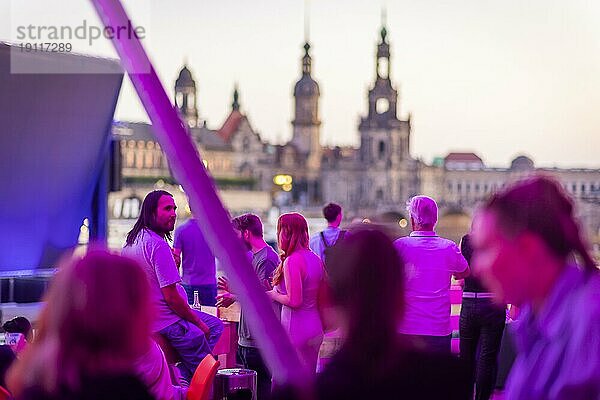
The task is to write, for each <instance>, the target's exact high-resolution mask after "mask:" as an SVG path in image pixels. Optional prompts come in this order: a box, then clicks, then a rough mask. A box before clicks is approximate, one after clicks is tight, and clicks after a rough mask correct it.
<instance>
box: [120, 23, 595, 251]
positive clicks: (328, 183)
mask: <svg viewBox="0 0 600 400" xmlns="http://www.w3.org/2000/svg"><path fill="white" fill-rule="evenodd" d="M310 49H311V46H310V43H308V42H306V43H304V46H303V50H304V51H303V55H302V57H301V60H300V77H299V79H298V80H297V81H296V83H295V86H294V91H293V100H294V115H293V118H292V123H291V130H292V137H291V139H290V141H289V142H288V143H286V144H284V145H273V144H270V143H267V142H266V141H265V140H264V139H263V138H261V136H260V134H259V133H258V132H257V131H256V130H255V129H254V127H253V126H252V125H251V123H250V120H249V118H248V116H247V115H245V114H244V113H243V111H242V107H241V105H240V100H239V97H240V94H239V90H238V88H237V87H235V88H234V91H233V101H232V104H231V112H230V113H229V115H228V117H227V118H226V120H225V121H224V122H223V123H222V124H221V126H220V127H218V128H216V129H210V128H209V127H208V126H207V125H208V124H207V121H206V120H202V119H201V117H200V115H201V113H200V112H199V110H198V108H197V95H198V90H197V83H196V80H195V79H194V77H193V74H192V72H191V70H190V69H189V68H188V66H187V65H186V66H184V67H183V68H182V69H181V71H180V73H179V76H178V77H177V79H176V81H175V85H174V93H175V96H174V104H175V106H176V108H177V110H178V112H179V113H180V115H181V118H182V120H183V121H185V123H186V124H187V126H188V129H189V132H190V135H191V136H192V138H193V140H194V143H195V144H196V146H197V148H198V151H199V153H200V155H201V156H202V158H203V160H204V164H205V166H206V167H207V169H208V171H209V172H210V174H211V176H212V177H213V178H214V179H215V183H216V185H217V187H218V188H219V189H220V190H221V192H222V198H227V197H228V196H229V197H231V196H232V195H233V193H236V192H239V193H242V194H240V195H239V196H237V197H236V199H237V200H236V201H235V202H234V203H235V204H236V206H235V211H242V210H241V209H243V208H244V206H243V204H244V199H247V201H248V203H249V204H248V205H247V207H246V210H257V208H260V209H261V210H265V208H268V207H269V206H270V205H275V206H279V207H280V208H283V209H301V210H303V212H305V213H308V214H310V213H311V212H312V213H313V214H314V215H318V214H319V213H320V207H321V206H322V204H323V203H325V202H328V201H335V202H338V203H340V204H342V205H343V206H344V209H345V214H346V215H347V216H348V217H350V218H352V217H373V216H376V215H381V214H386V213H387V214H390V213H391V215H397V216H398V217H399V218H401V217H403V216H404V214H405V203H406V201H407V200H408V199H409V198H410V197H411V196H413V195H416V194H419V193H422V194H426V195H430V196H432V197H433V198H435V199H436V200H437V201H438V203H439V205H440V215H441V217H442V219H443V218H444V216H446V215H465V216H468V217H470V215H471V214H472V212H473V209H474V208H475V207H476V205H477V204H478V202H480V201H482V200H484V199H485V198H486V197H487V196H489V195H490V194H491V193H493V192H494V191H496V190H499V189H501V188H503V187H504V186H505V185H506V184H508V183H510V182H513V181H515V180H517V179H519V178H522V177H524V176H527V175H530V174H532V173H545V174H549V175H552V176H555V177H556V178H557V179H559V180H560V181H561V182H562V184H563V186H564V188H565V189H566V190H567V191H568V192H569V193H571V195H572V196H573V198H574V199H575V201H576V204H577V210H578V212H579V215H580V217H581V219H582V221H583V224H584V226H585V228H586V231H587V232H589V233H590V236H591V237H592V238H593V240H594V241H595V243H598V242H600V238H599V234H600V169H575V168H563V169H560V168H537V167H535V165H534V163H533V161H532V160H531V159H529V158H527V157H524V156H521V157H517V158H515V159H514V160H513V161H512V163H511V165H510V167H505V168H492V167H489V166H486V165H485V163H484V162H483V160H482V159H481V158H480V157H478V156H477V155H476V154H474V153H450V154H448V155H447V156H446V157H445V158H443V159H437V160H436V161H434V162H433V163H432V164H426V163H424V162H422V161H420V160H418V159H415V158H414V157H413V156H412V155H411V147H410V146H411V134H412V132H411V118H410V113H408V114H406V115H407V117H406V118H402V115H403V114H402V112H401V98H400V96H399V93H398V91H397V89H396V85H395V84H394V82H393V80H392V77H391V70H392V68H391V67H392V54H391V51H390V42H389V40H388V33H387V30H386V27H385V26H383V27H382V28H381V30H380V35H379V40H378V43H377V44H376V56H375V59H374V70H375V71H374V72H375V74H374V76H375V79H374V81H373V82H372V84H371V85H370V87H369V90H368V92H367V94H366V98H365V100H366V110H365V113H364V116H363V117H361V119H360V122H359V124H358V126H357V136H358V138H359V143H360V145H359V147H357V148H354V147H324V146H322V145H321V115H320V109H319V106H320V104H319V102H320V96H321V89H320V86H319V84H318V82H317V80H316V79H315V76H314V68H313V58H312V56H311V54H310ZM113 132H114V135H115V136H116V137H117V138H118V139H119V140H120V144H121V152H122V173H123V181H124V183H125V185H124V189H123V191H122V192H121V193H120V194H116V195H114V196H117V197H119V196H120V201H121V203H122V205H121V207H120V209H121V210H126V212H125V213H124V214H122V215H121V217H131V216H133V215H134V214H135V212H134V211H135V210H134V209H135V207H134V205H135V204H138V203H139V204H141V199H142V198H143V195H145V192H147V191H148V190H149V189H151V188H152V185H154V186H155V185H156V184H157V182H159V183H160V182H161V181H162V182H163V183H173V184H176V179H174V178H173V177H171V173H170V170H169V165H168V161H167V160H166V158H165V156H164V154H163V152H162V150H161V148H160V145H159V144H158V142H157V141H156V139H155V136H154V134H153V131H152V126H150V125H149V124H145V123H134V122H118V123H115V125H114V128H113ZM250 191H252V192H253V194H252V195H250V194H249V192H250ZM226 193H227V194H226ZM243 193H246V194H245V195H244V194H243ZM114 196H113V197H114ZM254 198H258V199H260V201H258V200H257V201H254V200H250V199H254ZM128 199H129V202H130V203H132V204H130V205H129V206H127V207H126V206H125V202H126V201H127V200H128ZM136 202H137V203H136ZM134 203H135V204H134ZM267 203H269V204H267ZM258 204H260V206H258ZM232 207H233V206H232ZM117 209H119V207H115V210H117ZM127 210H129V211H127ZM113 217H119V216H118V215H113ZM461 218H462V217H461ZM468 220H469V218H463V219H461V221H468ZM466 229H468V226H467V227H462V226H461V227H460V229H459V230H463V231H464V230H466ZM596 246H598V245H597V244H596Z"/></svg>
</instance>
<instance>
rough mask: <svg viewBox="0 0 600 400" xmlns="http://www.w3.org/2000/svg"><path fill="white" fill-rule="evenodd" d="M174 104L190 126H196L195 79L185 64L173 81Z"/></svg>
mask: <svg viewBox="0 0 600 400" xmlns="http://www.w3.org/2000/svg"><path fill="white" fill-rule="evenodd" d="M175 106H176V107H177V110H178V111H179V113H180V115H181V116H182V117H183V119H184V121H185V122H186V123H187V125H188V126H189V127H190V128H194V127H196V126H198V107H197V104H196V81H194V78H193V77H192V73H191V72H190V70H189V69H188V67H187V65H184V67H183V68H182V69H181V71H180V72H179V76H178V77H177V80H176V81H175Z"/></svg>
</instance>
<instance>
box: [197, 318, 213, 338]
mask: <svg viewBox="0 0 600 400" xmlns="http://www.w3.org/2000/svg"><path fill="white" fill-rule="evenodd" d="M194 325H196V326H197V327H198V328H200V330H201V331H202V332H204V334H205V335H208V334H209V333H210V329H209V328H208V325H206V324H205V323H204V322H203V321H202V320H201V319H200V318H198V320H197V321H195V322H194Z"/></svg>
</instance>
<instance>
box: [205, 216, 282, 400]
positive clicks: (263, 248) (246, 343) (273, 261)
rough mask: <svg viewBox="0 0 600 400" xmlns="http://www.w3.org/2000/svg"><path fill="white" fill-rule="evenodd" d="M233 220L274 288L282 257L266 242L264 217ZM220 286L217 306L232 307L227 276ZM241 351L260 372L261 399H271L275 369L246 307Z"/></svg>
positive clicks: (260, 271) (263, 276)
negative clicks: (266, 357) (253, 329)
mask: <svg viewBox="0 0 600 400" xmlns="http://www.w3.org/2000/svg"><path fill="white" fill-rule="evenodd" d="M231 223H232V225H233V229H234V231H235V232H236V234H237V235H238V237H239V238H240V240H241V241H242V242H243V243H244V245H245V247H246V249H248V250H249V251H250V252H251V253H252V267H253V268H254V272H255V273H256V276H257V277H258V280H259V281H260V283H261V284H262V286H263V288H264V289H265V291H268V290H271V289H272V287H271V279H272V278H273V272H274V271H275V268H277V265H279V256H278V255H277V253H276V252H275V250H273V249H272V248H271V246H269V245H268V244H267V243H266V242H265V240H264V238H263V224H262V222H261V220H260V218H259V217H258V216H257V215H254V214H243V215H240V216H239V217H235V218H234V219H233V220H232V221H231ZM219 289H221V290H224V292H223V293H221V294H220V295H218V296H217V306H219V307H229V306H230V305H232V304H233V303H234V302H235V301H236V298H235V295H234V294H233V293H231V291H230V290H231V289H230V288H229V280H228V279H227V278H225V277H220V278H219ZM274 304H275V303H274ZM277 305H279V304H277ZM274 312H275V311H274ZM276 313H277V318H278V319H279V316H280V314H281V311H280V308H279V307H277V311H276ZM238 354H239V355H240V359H241V361H242V364H243V365H244V368H247V369H251V370H254V371H256V374H257V398H258V400H266V399H268V398H269V397H270V395H271V371H269V369H268V367H267V365H266V364H265V362H264V360H263V358H262V356H261V354H260V351H259V349H258V346H257V344H256V342H255V340H254V338H253V335H252V332H250V328H249V326H248V323H247V317H246V315H245V313H244V309H243V308H241V309H240V323H239V325H238Z"/></svg>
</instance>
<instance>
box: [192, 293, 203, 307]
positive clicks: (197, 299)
mask: <svg viewBox="0 0 600 400" xmlns="http://www.w3.org/2000/svg"><path fill="white" fill-rule="evenodd" d="M192 308H193V309H194V310H198V311H200V310H201V309H202V304H200V295H199V294H198V291H197V290H194V303H193V304H192Z"/></svg>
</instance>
